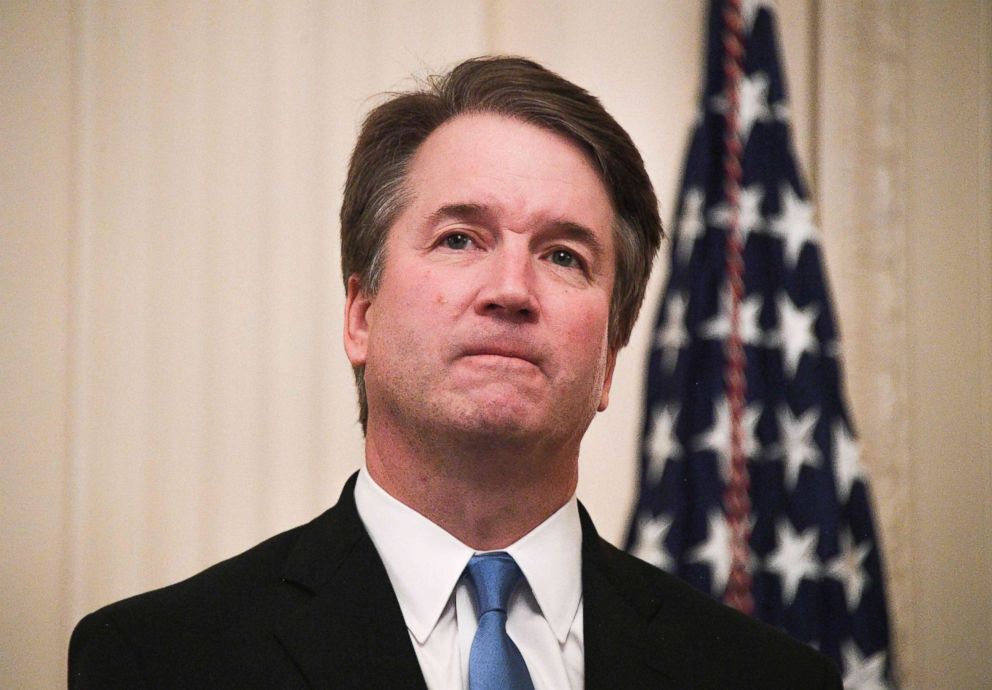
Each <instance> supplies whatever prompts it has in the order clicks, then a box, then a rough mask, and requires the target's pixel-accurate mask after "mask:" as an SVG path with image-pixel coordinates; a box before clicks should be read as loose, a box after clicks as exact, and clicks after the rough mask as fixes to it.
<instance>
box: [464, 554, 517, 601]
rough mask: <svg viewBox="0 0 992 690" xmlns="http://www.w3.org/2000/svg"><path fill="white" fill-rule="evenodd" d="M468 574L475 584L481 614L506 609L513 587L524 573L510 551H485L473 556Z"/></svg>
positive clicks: (469, 563)
mask: <svg viewBox="0 0 992 690" xmlns="http://www.w3.org/2000/svg"><path fill="white" fill-rule="evenodd" d="M468 574H469V577H470V578H472V584H473V585H475V591H476V597H477V601H478V604H479V616H482V614H484V613H488V612H489V611H503V612H505V611H506V606H507V603H508V602H509V600H510V595H511V594H512V593H513V588H514V587H516V586H517V582H519V581H520V577H521V576H522V575H523V573H521V572H520V566H518V565H517V562H516V561H514V560H513V557H512V556H510V554H508V553H503V552H498V553H484V554H478V555H476V556H472V558H471V559H470V560H469V562H468Z"/></svg>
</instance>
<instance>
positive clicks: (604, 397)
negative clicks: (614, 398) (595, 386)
mask: <svg viewBox="0 0 992 690" xmlns="http://www.w3.org/2000/svg"><path fill="white" fill-rule="evenodd" d="M616 365H617V350H614V349H613V348H610V352H609V354H608V355H607V356H606V376H604V377H603V392H602V393H600V395H599V407H598V408H596V409H597V411H599V412H603V411H604V410H605V409H606V406H607V405H609V404H610V386H611V385H613V369H614V367H616Z"/></svg>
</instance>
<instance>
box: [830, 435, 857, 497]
mask: <svg viewBox="0 0 992 690" xmlns="http://www.w3.org/2000/svg"><path fill="white" fill-rule="evenodd" d="M833 437H834V477H835V478H836V480H837V500H838V501H840V503H841V504H845V503H847V499H848V498H850V496H851V487H852V486H853V485H854V482H855V481H856V480H858V479H861V478H862V477H863V476H864V471H863V470H862V469H861V461H860V458H859V456H860V453H859V451H858V442H857V441H856V440H855V438H854V437H853V436H852V435H851V432H850V431H849V430H848V428H847V424H845V423H844V422H843V421H842V420H838V421H837V422H836V423H835V424H834V428H833Z"/></svg>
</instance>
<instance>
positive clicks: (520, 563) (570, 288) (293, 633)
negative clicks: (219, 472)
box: [69, 58, 840, 689]
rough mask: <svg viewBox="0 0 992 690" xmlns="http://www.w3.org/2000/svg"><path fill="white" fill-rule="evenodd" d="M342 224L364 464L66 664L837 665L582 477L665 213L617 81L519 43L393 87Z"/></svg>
mask: <svg viewBox="0 0 992 690" xmlns="http://www.w3.org/2000/svg"><path fill="white" fill-rule="evenodd" d="M341 227H342V264H343V275H344V276H345V283H346V290H347V301H346V308H345V329H344V330H345V332H344V344H345V349H346V351H347V354H348V357H349V359H350V361H351V363H352V365H353V366H354V368H355V373H356V379H357V382H358V390H359V401H360V410H361V412H360V418H361V422H362V426H363V430H364V431H365V434H366V451H365V455H366V458H365V459H366V463H365V468H364V469H363V470H362V471H361V472H360V473H359V474H358V475H357V476H356V477H353V478H352V479H351V480H349V482H348V484H347V485H346V487H345V489H344V491H343V493H342V496H341V498H340V501H339V502H338V504H337V505H336V506H335V507H334V508H332V509H331V510H329V511H328V512H327V513H325V514H324V515H322V516H320V517H318V518H316V519H315V520H314V521H313V522H311V523H310V524H308V525H305V526H303V527H299V528H297V529H295V530H291V531H290V532H287V533H285V534H282V535H279V536H277V537H274V538H273V539H270V540H269V541H267V542H264V543H263V544H260V545H259V546H257V547H255V548H253V549H251V550H249V551H248V552H246V553H244V554H242V555H240V556H237V557H235V558H233V559H231V560H229V561H226V562H224V563H221V564H219V565H217V566H214V567H213V568H211V569H209V570H207V571H205V572H203V573H201V574H199V575H197V576H195V577H193V578H191V579H189V580H187V581H185V582H181V583H179V584H177V585H173V586H171V587H167V588H165V589H162V590H158V591H156V592H151V593H148V594H144V595H141V596H139V597H135V598H133V599H130V600H126V601H124V602H119V603H117V604H114V605H112V606H110V607H107V608H105V609H102V610H101V611H98V612H96V613H95V614H92V615H91V616H88V617H87V618H85V619H84V620H83V621H82V622H81V623H80V625H79V626H78V627H77V630H76V632H75V633H74V635H73V640H72V642H71V645H70V661H69V671H70V685H74V686H75V687H278V688H292V687H331V688H408V687H409V688H423V687H425V685H426V686H427V687H430V688H473V689H474V688H497V687H500V688H502V687H507V688H509V687H513V688H532V687H533V688H538V689H544V688H581V687H586V688H734V687H739V688H839V687H840V681H839V678H838V676H837V674H836V671H835V670H834V669H833V668H832V667H831V666H830V662H829V661H827V660H826V659H825V658H824V657H821V656H820V655H818V654H817V653H816V652H814V651H813V650H811V649H808V648H806V647H804V646H802V645H800V644H798V643H796V642H793V641H791V640H790V639H788V638H786V637H785V636H784V635H782V634H780V633H778V632H775V631H774V630H772V629H770V628H767V627H765V626H764V625H762V624H760V623H756V622H754V621H751V620H750V619H747V618H745V617H743V616H741V615H739V614H737V613H736V612H733V611H731V610H729V609H726V608H724V607H722V606H720V605H719V604H716V603H715V602H712V601H711V600H710V599H708V598H706V597H705V596H703V595H701V594H699V593H698V592H696V591H695V590H692V589H691V588H689V587H687V586H685V585H683V584H681V583H680V582H678V581H677V580H675V579H674V578H672V577H670V576H668V575H666V574H664V573H662V572H660V571H658V570H656V569H654V568H652V567H651V566H649V565H647V564H644V563H642V562H640V561H638V560H636V559H634V558H632V557H630V556H627V555H625V554H623V553H621V552H619V551H617V550H616V549H614V548H613V547H611V546H609V545H608V544H607V543H606V542H604V541H602V540H601V539H600V538H599V537H598V536H597V535H596V532H595V529H594V528H593V526H592V522H591V521H590V519H589V517H588V515H586V514H585V512H584V511H583V510H582V508H581V507H580V506H579V505H578V503H577V502H576V500H575V487H576V483H577V479H578V454H579V445H580V442H581V440H582V436H583V434H584V433H585V430H586V428H587V427H588V425H589V423H590V422H591V420H592V418H593V416H594V415H595V414H596V412H597V411H601V410H603V409H605V408H606V406H607V402H608V399H609V390H610V382H611V377H612V374H613V368H614V364H615V362H616V356H617V352H618V351H619V350H620V348H621V347H622V346H623V345H624V344H626V342H627V339H628V338H629V336H630V332H631V328H632V327H633V323H634V320H635V318H636V315H637V311H638V309H639V307H640V303H641V300H642V298H643V295H644V288H645V284H646V282H647V278H648V275H649V273H650V268H651V262H652V259H653V257H654V254H655V253H656V251H657V248H658V244H659V241H660V236H661V225H660V223H659V220H658V211H657V203H656V200H655V195H654V192H653V190H652V187H651V184H650V181H649V180H648V177H647V174H646V173H645V171H644V166H643V163H642V161H641V158H640V155H639V154H638V153H637V150H636V148H635V147H634V145H633V143H632V142H631V141H630V138H629V137H628V136H627V134H626V132H624V131H623V129H622V128H621V127H620V126H619V125H618V124H617V123H616V122H615V121H614V120H613V119H612V118H611V117H610V116H609V115H608V114H607V113H606V112H605V110H603V108H602V107H601V105H600V104H599V102H598V101H597V100H596V99H594V98H593V97H592V96H590V95H589V94H587V93H586V92H585V91H583V90H581V89H579V88H578V87H576V86H575V85H573V84H571V83H569V82H567V81H565V80H563V79H562V78H560V77H558V76H557V75H555V74H553V73H551V72H549V71H547V70H545V69H544V68H542V67H541V66H539V65H537V64H535V63H533V62H530V61H527V60H522V59H516V58H483V59H477V60H470V61H468V62H465V63H463V64H461V65H459V66H457V67H456V68H455V69H454V70H452V71H451V72H450V73H449V74H447V75H444V76H442V77H438V78H436V79H433V80H431V81H430V82H428V84H427V85H426V86H425V87H424V88H423V89H422V90H421V91H417V92H414V93H408V94H401V95H398V96H395V97H393V98H392V99H391V100H389V101H388V102H386V103H384V104H382V105H380V106H379V107H377V108H376V109H374V110H373V112H372V113H371V114H370V115H369V116H368V118H367V120H366V122H365V124H364V126H363V129H362V132H361V135H360V137H359V140H358V143H357V145H356V148H355V151H354V154H353V156H352V160H351V165H350V169H349V175H348V181H347V184H346V187H345V195H344V204H343V207H342V211H341Z"/></svg>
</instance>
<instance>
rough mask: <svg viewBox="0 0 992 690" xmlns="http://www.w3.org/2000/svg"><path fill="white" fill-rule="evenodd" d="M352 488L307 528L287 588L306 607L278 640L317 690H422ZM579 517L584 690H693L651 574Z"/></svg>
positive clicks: (284, 624) (688, 663)
mask: <svg viewBox="0 0 992 690" xmlns="http://www.w3.org/2000/svg"><path fill="white" fill-rule="evenodd" d="M354 487H355V476H352V477H351V478H350V479H349V480H348V482H347V483H346V484H345V486H344V489H343V490H342V492H341V498H340V499H339V501H338V503H337V505H335V506H334V507H333V508H331V509H330V510H328V511H327V512H325V513H324V514H323V515H321V516H319V517H317V518H316V519H315V520H313V522H311V523H310V524H308V525H307V526H306V527H304V528H303V531H302V533H301V536H300V538H299V540H298V542H297V544H296V546H295V547H294V549H293V551H292V552H291V553H290V556H289V559H288V560H287V563H286V568H285V570H284V573H283V580H284V581H285V582H286V583H287V586H291V587H295V588H299V589H302V590H304V591H305V592H307V593H308V594H309V595H310V598H309V599H308V600H307V601H306V602H305V603H304V604H303V605H302V606H300V607H298V608H296V609H294V610H293V611H291V612H290V613H288V614H286V615H285V616H284V617H283V618H282V620H280V621H277V624H276V636H277V638H278V639H279V641H280V643H281V644H282V645H283V647H284V648H285V649H286V652H287V653H288V654H289V655H290V657H291V658H292V659H293V660H294V661H295V662H296V664H297V665H298V666H299V668H300V670H301V671H302V673H303V675H304V676H305V677H306V679H307V680H308V682H309V683H310V685H311V686H313V687H334V688H370V687H390V688H408V687H413V688H421V689H424V690H426V683H425V682H424V680H423V674H422V673H421V671H420V664H419V662H418V661H417V656H416V652H415V651H414V649H413V645H412V643H411V642H410V637H409V634H408V632H407V628H406V624H405V622H404V620H403V614H402V612H401V610H400V606H399V603H398V601H397V600H396V595H395V593H394V592H393V588H392V586H391V584H390V582H389V576H388V575H387V574H386V569H385V567H384V566H383V564H382V560H381V559H380V558H379V554H378V553H377V552H376V550H375V547H374V546H373V545H372V541H371V539H370V538H369V536H368V534H367V533H366V531H365V528H364V526H363V525H362V522H361V519H360V518H359V516H358V511H357V509H356V508H355V500H354ZM579 514H580V519H581V522H582V586H583V608H584V614H583V615H584V627H585V629H584V637H585V687H586V690H599V689H600V688H617V687H651V688H659V689H661V690H687V689H688V688H691V687H692V671H691V669H692V661H693V657H694V653H693V650H692V648H691V647H690V645H689V644H688V642H687V641H686V639H685V637H684V636H683V635H682V631H681V629H680V621H679V619H678V617H677V616H675V615H669V613H668V611H667V610H666V606H665V601H664V597H663V596H662V595H661V594H660V593H659V592H658V588H657V587H656V586H655V585H654V583H652V582H651V581H650V579H649V578H648V577H647V575H646V574H645V573H646V571H645V568H647V566H643V567H635V565H636V564H635V565H632V561H631V560H630V557H628V556H626V555H625V554H623V553H621V552H619V551H618V550H617V549H615V548H614V547H612V546H611V545H609V544H608V543H607V542H605V541H604V540H602V539H601V538H600V537H599V535H598V534H597V532H596V529H595V527H594V526H593V524H592V520H591V519H590V518H589V515H588V513H587V512H586V511H585V509H584V508H583V507H582V506H581V504H580V506H579ZM411 679H413V680H411Z"/></svg>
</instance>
